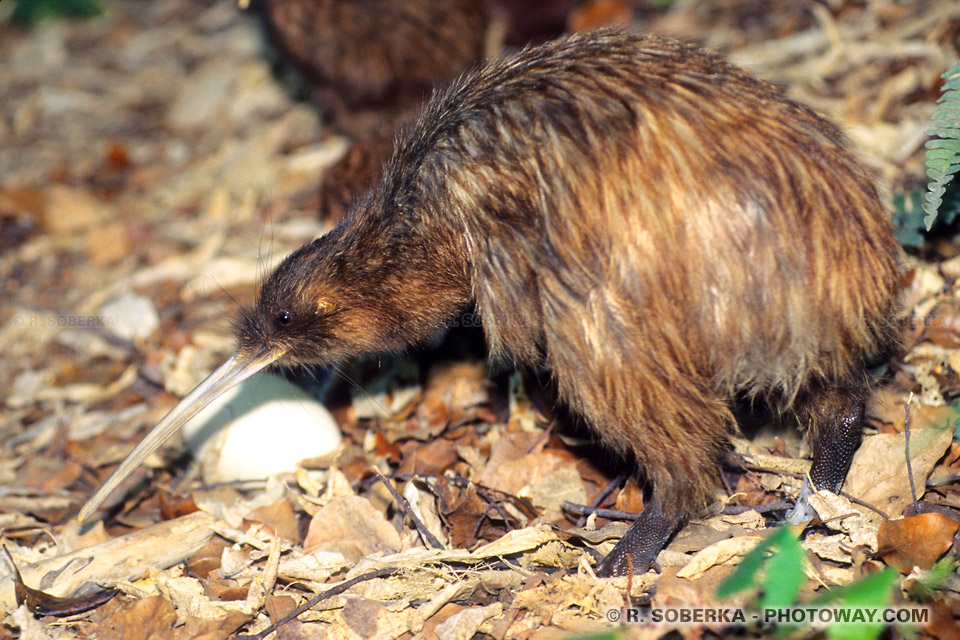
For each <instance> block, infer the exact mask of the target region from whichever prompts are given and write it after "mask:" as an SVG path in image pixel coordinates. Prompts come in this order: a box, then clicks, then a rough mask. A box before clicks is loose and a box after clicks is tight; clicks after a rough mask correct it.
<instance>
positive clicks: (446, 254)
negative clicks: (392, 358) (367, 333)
mask: <svg viewBox="0 0 960 640" xmlns="http://www.w3.org/2000/svg"><path fill="white" fill-rule="evenodd" d="M341 226H342V229H338V230H337V231H338V232H339V234H340V238H339V241H338V243H337V244H338V246H339V248H342V251H343V253H342V254H341V255H343V256H344V259H345V260H347V261H348V262H349V263H350V264H349V265H345V267H346V268H344V269H343V271H342V274H343V277H344V278H348V279H349V278H355V280H354V285H355V286H356V287H357V300H358V302H362V304H363V305H364V309H365V310H366V311H368V312H369V313H370V316H371V325H370V326H371V329H372V333H373V334H374V335H373V336H372V337H373V338H375V340H376V343H375V345H374V346H375V347H376V348H377V349H400V348H403V347H406V346H408V345H411V344H416V343H419V342H423V341H425V340H428V339H429V338H431V337H433V336H434V335H435V334H436V332H437V331H438V330H439V329H440V328H441V327H443V326H444V325H445V324H446V323H448V322H449V321H450V320H451V319H453V318H455V317H456V316H457V315H458V314H460V313H461V312H462V311H463V310H464V309H465V308H467V307H468V306H469V304H470V302H471V299H472V293H471V285H470V278H469V275H468V274H469V265H468V264H467V259H466V257H465V252H464V250H463V242H462V237H461V236H460V235H459V234H457V233H454V232H453V231H452V230H449V229H447V228H445V227H444V226H442V225H441V224H439V223H438V222H437V221H436V220H435V219H431V217H430V216H424V215H419V214H417V213H415V212H414V213H408V212H405V211H394V212H392V213H390V214H388V215H382V214H378V215H373V214H371V212H370V211H367V212H366V214H365V215H360V214H359V212H358V214H356V215H350V216H348V217H347V218H346V219H345V220H344V221H343V223H342V225H341Z"/></svg>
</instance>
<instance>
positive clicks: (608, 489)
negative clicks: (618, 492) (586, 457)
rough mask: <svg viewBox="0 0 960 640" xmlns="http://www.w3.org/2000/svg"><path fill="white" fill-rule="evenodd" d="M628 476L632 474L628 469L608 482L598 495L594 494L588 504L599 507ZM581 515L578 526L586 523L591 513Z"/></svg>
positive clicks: (592, 507)
mask: <svg viewBox="0 0 960 640" xmlns="http://www.w3.org/2000/svg"><path fill="white" fill-rule="evenodd" d="M628 477H630V474H628V473H627V472H626V471H623V472H621V473H619V474H617V477H616V478H614V479H613V480H611V481H610V482H608V483H607V486H605V487H604V488H603V489H601V490H600V492H599V493H598V494H597V495H596V496H594V498H593V500H591V501H590V504H589V505H588V506H589V507H590V508H591V509H596V508H597V507H599V506H600V504H601V503H602V502H603V501H604V500H606V499H607V496H609V495H610V494H611V493H613V490H614V489H616V488H617V487H618V486H620V484H621V483H623V482H624V481H625V480H626V479H627V478H628ZM579 515H580V516H581V517H580V520H579V521H578V522H577V526H578V527H582V526H583V525H584V524H586V519H587V516H588V515H589V514H579Z"/></svg>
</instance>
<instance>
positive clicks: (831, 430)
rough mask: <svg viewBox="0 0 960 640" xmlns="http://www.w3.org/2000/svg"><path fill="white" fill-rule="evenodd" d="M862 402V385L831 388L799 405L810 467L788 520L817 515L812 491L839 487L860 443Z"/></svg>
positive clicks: (802, 519) (815, 394)
mask: <svg viewBox="0 0 960 640" xmlns="http://www.w3.org/2000/svg"><path fill="white" fill-rule="evenodd" d="M865 402H866V391H865V389H864V388H863V387H862V386H861V387H852V386H847V387H833V388H822V389H818V390H817V391H815V392H813V393H811V394H809V395H808V397H807V398H805V399H804V401H803V402H802V403H801V405H800V406H799V407H798V410H797V415H798V416H799V418H800V420H801V422H805V423H806V424H807V425H808V436H807V438H808V440H809V442H810V448H811V449H812V450H813V466H812V467H811V469H810V476H809V479H804V481H803V487H802V488H801V490H800V497H799V498H798V499H797V504H796V506H795V507H794V508H793V510H792V511H791V512H790V513H788V514H787V521H788V522H790V523H793V524H798V523H801V522H806V521H807V520H810V519H811V518H813V517H814V516H815V515H816V514H815V513H814V512H813V510H812V509H811V507H810V506H809V505H808V504H807V499H808V498H809V497H810V495H812V494H813V493H814V491H818V490H823V489H826V490H827V491H834V492H836V491H839V490H840V487H841V485H843V480H844V478H846V477H847V471H848V470H849V469H850V461H851V460H852V459H853V454H854V452H856V450H857V447H859V446H860V438H861V435H862V432H863V413H864V406H865ZM811 482H812V483H813V484H812V486H811Z"/></svg>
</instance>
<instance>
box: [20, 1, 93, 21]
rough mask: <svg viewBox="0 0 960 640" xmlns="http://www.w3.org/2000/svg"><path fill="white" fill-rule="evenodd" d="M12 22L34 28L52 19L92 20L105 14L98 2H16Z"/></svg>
mask: <svg viewBox="0 0 960 640" xmlns="http://www.w3.org/2000/svg"><path fill="white" fill-rule="evenodd" d="M14 4H15V5H16V6H15V7H14V9H13V13H12V14H10V22H12V23H14V24H19V25H21V26H33V25H35V24H37V23H38V22H42V21H43V20H47V19H51V18H60V17H63V18H92V17H95V16H99V15H100V14H102V13H103V6H101V4H100V3H99V2H98V1H97V0H14Z"/></svg>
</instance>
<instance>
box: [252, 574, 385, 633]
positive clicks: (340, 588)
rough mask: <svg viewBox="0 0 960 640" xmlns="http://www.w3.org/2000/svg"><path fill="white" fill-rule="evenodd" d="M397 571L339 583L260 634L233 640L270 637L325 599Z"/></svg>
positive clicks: (366, 575) (367, 575) (363, 576)
mask: <svg viewBox="0 0 960 640" xmlns="http://www.w3.org/2000/svg"><path fill="white" fill-rule="evenodd" d="M398 571H400V569H399V568H397V567H390V568H387V569H377V570H376V571H371V572H370V573H365V574H363V575H360V576H357V577H356V578H351V579H350V580H347V581H345V582H341V583H340V584H338V585H337V586H335V587H331V588H329V589H327V590H326V591H324V592H322V593H318V594H317V595H315V596H314V597H312V598H310V599H309V600H307V601H306V602H304V603H303V604H302V605H300V606H299V607H297V608H296V609H294V610H293V611H291V612H290V613H288V614H287V615H285V616H283V617H282V618H280V619H279V620H277V621H276V622H274V623H273V624H272V625H270V626H269V627H267V628H266V629H264V630H263V631H261V632H260V633H258V634H256V635H253V636H235V637H234V640H263V638H266V637H267V636H268V635H270V634H271V633H273V632H274V631H276V630H277V629H279V628H280V627H282V626H283V625H285V624H287V623H288V622H290V621H291V620H293V619H295V618H296V617H297V616H299V615H300V614H301V613H303V612H304V611H308V610H310V609H312V608H313V607H315V606H317V605H318V604H320V603H321V602H323V601H324V600H326V599H327V598H332V597H333V596H338V595H340V594H341V593H343V592H344V591H346V590H347V589H349V588H350V587H352V586H354V585H356V584H360V583H361V582H366V581H367V580H375V579H377V578H386V577H387V576H390V575H393V574H395V573H397V572H398Z"/></svg>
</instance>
